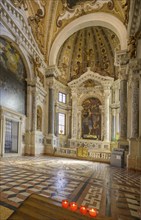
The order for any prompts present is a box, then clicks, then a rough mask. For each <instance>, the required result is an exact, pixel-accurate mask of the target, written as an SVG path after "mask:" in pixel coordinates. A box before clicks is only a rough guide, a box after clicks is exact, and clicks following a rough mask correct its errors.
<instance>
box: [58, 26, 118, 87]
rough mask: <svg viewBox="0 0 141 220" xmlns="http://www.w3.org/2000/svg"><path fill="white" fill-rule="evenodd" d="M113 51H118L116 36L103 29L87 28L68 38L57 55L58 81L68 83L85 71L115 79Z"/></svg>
mask: <svg viewBox="0 0 141 220" xmlns="http://www.w3.org/2000/svg"><path fill="white" fill-rule="evenodd" d="M115 49H117V50H118V49H120V44H119V40H118V38H117V36H116V35H115V34H114V33H113V32H112V31H111V30H109V29H107V28H104V27H99V26H96V27H93V26H92V27H87V28H84V29H81V30H79V31H77V32H76V33H74V34H73V35H72V36H71V37H69V38H68V39H67V40H66V41H65V43H64V44H63V46H62V47H61V49H60V52H59V54H58V62H57V65H58V68H59V69H60V71H61V73H62V74H61V76H60V77H59V79H60V80H61V81H62V82H65V83H66V82H68V81H71V80H73V79H76V78H78V77H79V76H80V75H82V74H83V73H84V72H86V71H87V67H91V70H93V71H98V72H100V73H101V74H102V75H106V76H111V77H113V78H115V79H116V78H117V76H116V75H115V70H114V53H115Z"/></svg>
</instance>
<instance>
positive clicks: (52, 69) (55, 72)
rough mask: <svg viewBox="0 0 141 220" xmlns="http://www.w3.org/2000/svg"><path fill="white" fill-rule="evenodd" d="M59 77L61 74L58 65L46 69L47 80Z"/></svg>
mask: <svg viewBox="0 0 141 220" xmlns="http://www.w3.org/2000/svg"><path fill="white" fill-rule="evenodd" d="M59 75H61V73H60V70H59V69H58V67H57V66H56V65H52V66H48V67H47V68H46V78H48V77H51V76H52V77H57V76H59Z"/></svg>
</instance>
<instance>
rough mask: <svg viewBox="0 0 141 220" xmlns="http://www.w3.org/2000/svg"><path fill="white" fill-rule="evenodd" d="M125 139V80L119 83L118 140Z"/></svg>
mask: <svg viewBox="0 0 141 220" xmlns="http://www.w3.org/2000/svg"><path fill="white" fill-rule="evenodd" d="M126 139H127V80H126V78H123V77H122V79H121V81H120V140H126Z"/></svg>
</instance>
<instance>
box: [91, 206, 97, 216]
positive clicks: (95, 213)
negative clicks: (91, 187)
mask: <svg viewBox="0 0 141 220" xmlns="http://www.w3.org/2000/svg"><path fill="white" fill-rule="evenodd" d="M89 215H90V216H92V217H96V216H97V210H96V209H94V208H90V209H89Z"/></svg>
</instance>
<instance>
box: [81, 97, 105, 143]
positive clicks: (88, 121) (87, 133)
mask: <svg viewBox="0 0 141 220" xmlns="http://www.w3.org/2000/svg"><path fill="white" fill-rule="evenodd" d="M100 105H101V102H100V101H99V99H97V98H89V99H86V100H85V101H84V102H83V104H82V107H83V110H82V138H85V139H94V140H101V111H100V107H99V106H100Z"/></svg>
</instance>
